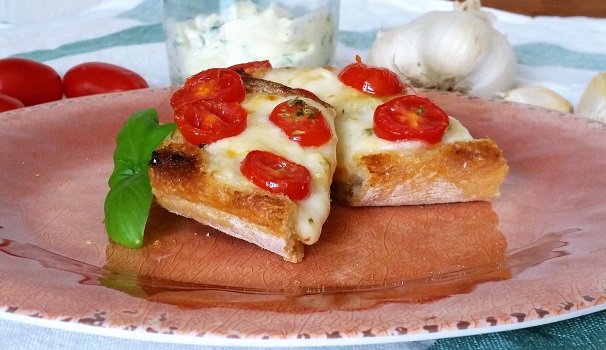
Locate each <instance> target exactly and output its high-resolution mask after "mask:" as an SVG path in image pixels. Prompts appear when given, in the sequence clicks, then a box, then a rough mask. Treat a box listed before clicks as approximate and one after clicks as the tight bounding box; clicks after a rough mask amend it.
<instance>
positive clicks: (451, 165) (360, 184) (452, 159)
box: [331, 139, 508, 206]
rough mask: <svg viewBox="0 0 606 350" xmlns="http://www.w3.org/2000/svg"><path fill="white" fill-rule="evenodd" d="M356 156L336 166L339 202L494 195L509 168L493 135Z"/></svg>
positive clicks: (431, 200) (397, 201) (335, 192)
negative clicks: (348, 164) (491, 136)
mask: <svg viewBox="0 0 606 350" xmlns="http://www.w3.org/2000/svg"><path fill="white" fill-rule="evenodd" d="M354 157H355V159H351V161H352V162H353V163H354V164H353V166H349V167H347V166H345V165H343V164H340V165H339V166H338V167H337V170H336V172H335V176H334V179H333V184H332V189H331V191H332V196H333V199H334V200H335V201H337V202H339V203H342V204H346V205H349V206H397V205H423V204H438V203H452V202H469V201H478V200H491V199H494V198H497V197H498V196H499V194H500V192H499V187H500V185H501V183H502V182H503V180H504V179H505V175H506V174H507V171H508V166H507V162H506V160H505V158H504V157H503V152H502V151H501V150H500V149H499V147H498V146H497V145H496V144H495V143H494V142H493V141H492V140H490V139H478V140H472V141H457V142H453V143H446V144H442V143H441V144H438V145H436V146H432V147H429V148H419V149H413V150H406V151H386V152H382V153H376V154H364V155H354ZM348 169H355V170H353V171H352V170H348Z"/></svg>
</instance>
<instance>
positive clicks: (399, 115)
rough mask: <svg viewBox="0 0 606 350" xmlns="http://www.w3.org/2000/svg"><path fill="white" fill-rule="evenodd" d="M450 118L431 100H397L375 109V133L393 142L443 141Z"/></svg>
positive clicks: (405, 96)
mask: <svg viewBox="0 0 606 350" xmlns="http://www.w3.org/2000/svg"><path fill="white" fill-rule="evenodd" d="M448 124H449V119H448V115H447V114H446V113H445V112H444V111H443V110H442V109H441V108H440V107H438V106H437V105H435V104H434V103H433V102H431V101H430V100H428V99H426V98H423V97H420V96H417V95H404V96H400V97H396V98H394V99H393V100H391V101H388V102H386V103H384V104H382V105H380V106H378V107H377V108H376V109H375V114H374V132H375V135H377V136H378V137H380V138H382V139H385V140H389V141H405V140H421V141H426V142H429V143H431V144H434V143H437V142H439V141H440V140H442V137H443V136H444V132H445V131H446V128H447V127H448Z"/></svg>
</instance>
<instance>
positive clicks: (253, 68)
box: [227, 60, 272, 75]
mask: <svg viewBox="0 0 606 350" xmlns="http://www.w3.org/2000/svg"><path fill="white" fill-rule="evenodd" d="M271 68H272V66H271V63H269V61H268V60H264V61H252V62H247V63H240V64H236V65H233V66H230V67H227V69H233V70H236V71H237V70H243V71H244V73H246V74H249V75H253V74H255V73H256V72H258V71H267V70H270V69H271Z"/></svg>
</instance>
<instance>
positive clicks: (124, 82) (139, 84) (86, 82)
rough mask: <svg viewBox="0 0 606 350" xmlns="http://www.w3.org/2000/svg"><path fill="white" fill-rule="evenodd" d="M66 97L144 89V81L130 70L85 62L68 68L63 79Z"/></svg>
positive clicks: (146, 85)
mask: <svg viewBox="0 0 606 350" xmlns="http://www.w3.org/2000/svg"><path fill="white" fill-rule="evenodd" d="M63 86H64V88H65V96H66V97H80V96H88V95H96V94H104V93H109V92H119V91H128V90H135V89H144V88H147V87H149V86H148V84H147V82H146V81H145V79H143V77H141V76H140V75H139V74H137V73H135V72H133V71H132V70H129V69H126V68H124V67H120V66H116V65H114V64H110V63H104V62H87V63H82V64H79V65H77V66H74V67H72V68H70V69H69V70H68V71H67V72H66V73H65V76H64V77H63Z"/></svg>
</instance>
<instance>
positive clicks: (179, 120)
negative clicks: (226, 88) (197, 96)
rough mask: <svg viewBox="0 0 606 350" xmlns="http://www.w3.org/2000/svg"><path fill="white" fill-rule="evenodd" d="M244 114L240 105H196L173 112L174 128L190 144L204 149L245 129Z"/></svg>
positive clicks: (203, 103)
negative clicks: (175, 125) (205, 146)
mask: <svg viewBox="0 0 606 350" xmlns="http://www.w3.org/2000/svg"><path fill="white" fill-rule="evenodd" d="M246 117H247V112H246V110H245V109H244V108H242V106H241V105H240V104H239V103H235V102H221V101H218V102H213V101H198V102H195V103H188V104H184V105H182V106H181V107H179V108H177V109H176V110H175V124H177V127H178V128H179V131H180V132H181V134H182V135H183V137H184V138H185V140H187V141H188V142H189V143H192V144H194V145H197V146H200V147H202V146H204V145H207V144H209V143H212V142H215V141H218V140H221V139H224V138H226V137H230V136H235V135H238V134H239V133H241V132H242V131H244V130H245V129H246Z"/></svg>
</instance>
